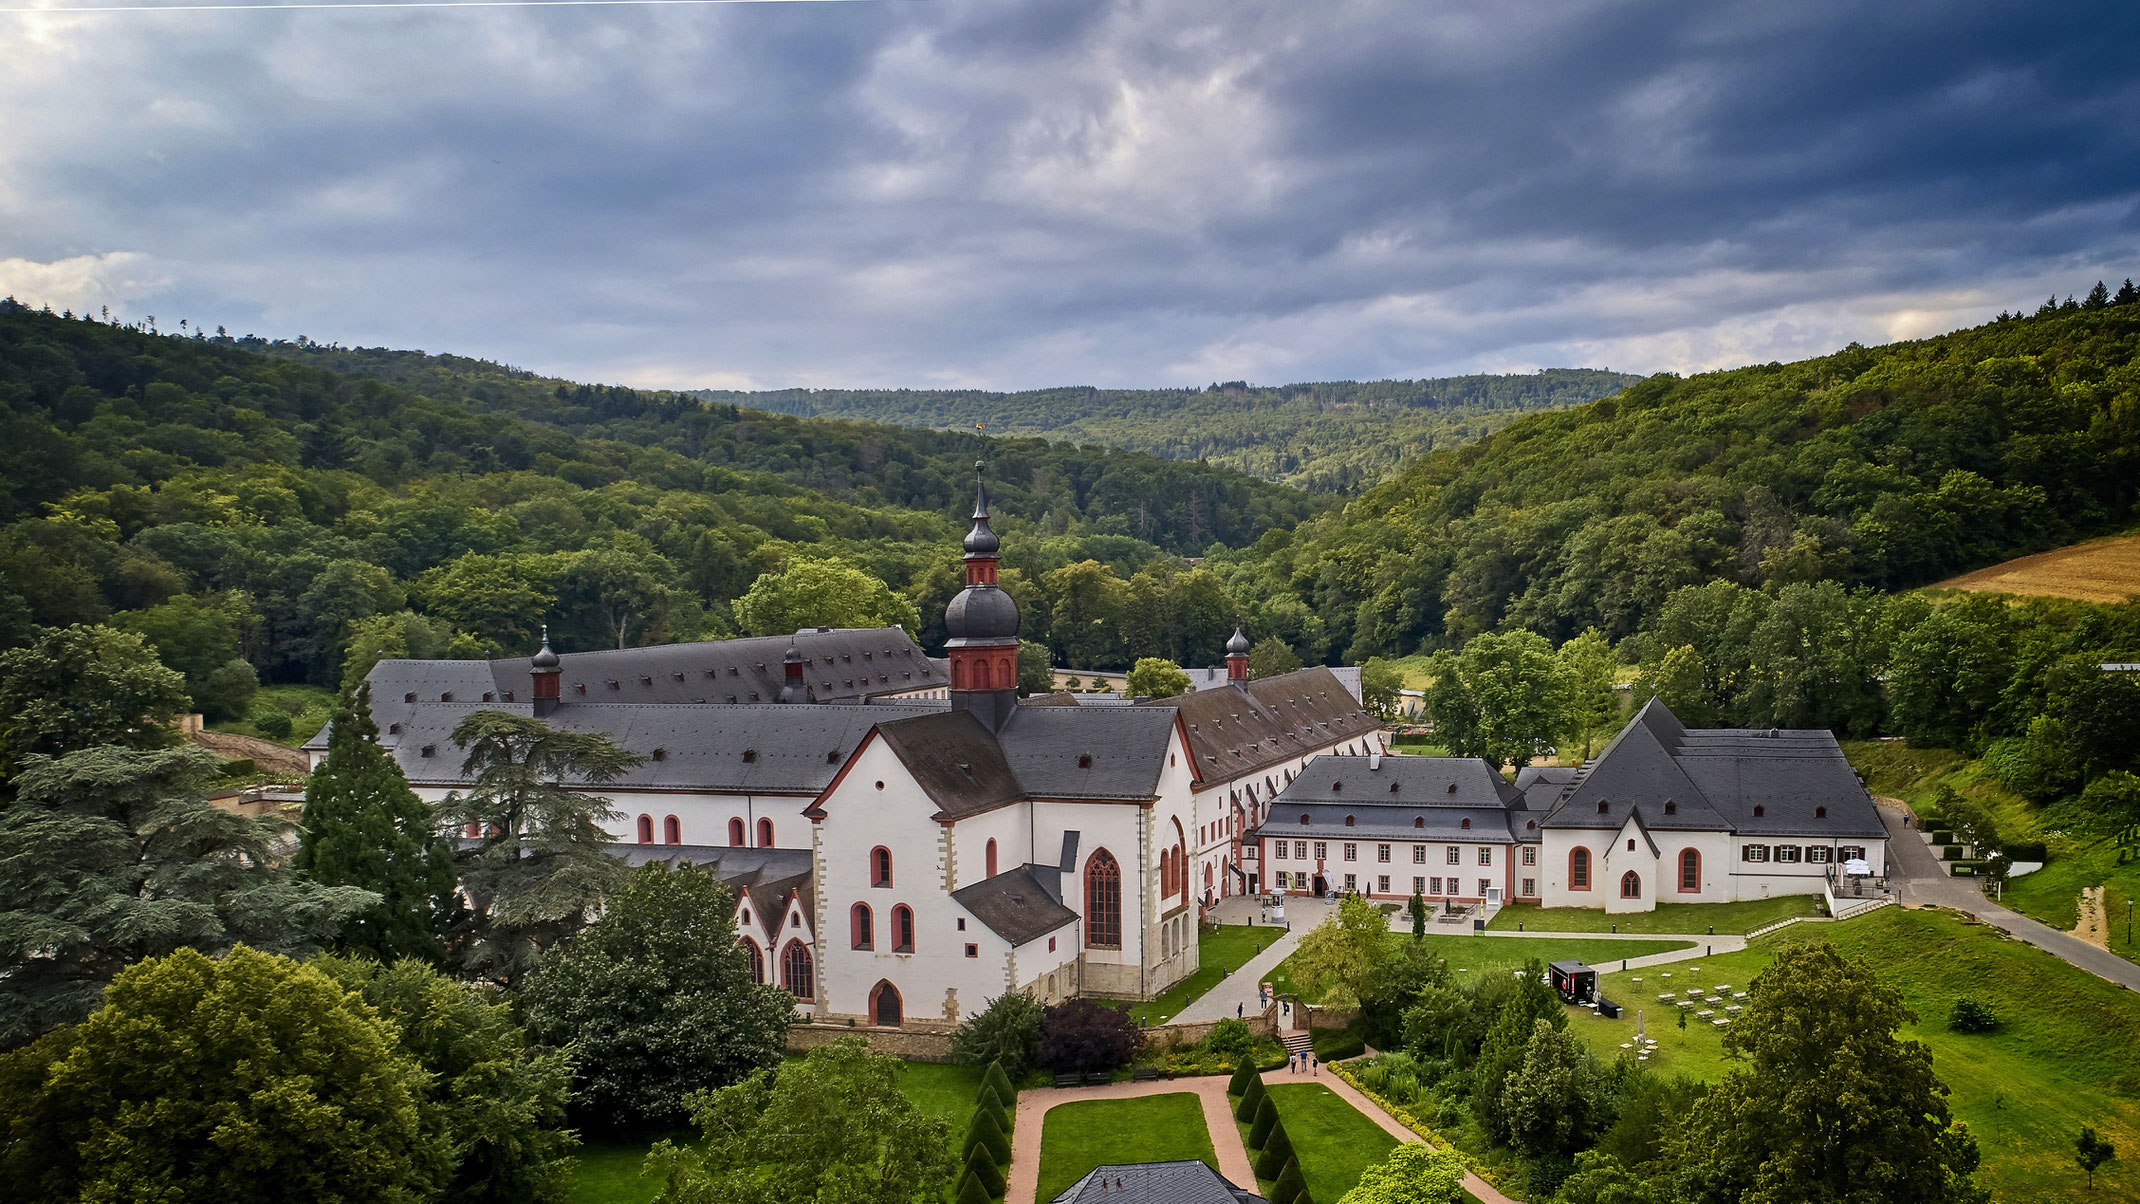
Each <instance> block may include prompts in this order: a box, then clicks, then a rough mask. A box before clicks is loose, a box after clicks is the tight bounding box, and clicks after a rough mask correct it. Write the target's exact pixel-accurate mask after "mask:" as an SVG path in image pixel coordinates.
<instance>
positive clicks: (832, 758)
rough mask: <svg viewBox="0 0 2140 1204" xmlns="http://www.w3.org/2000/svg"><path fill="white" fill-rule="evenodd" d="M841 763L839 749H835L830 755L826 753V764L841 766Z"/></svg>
mask: <svg viewBox="0 0 2140 1204" xmlns="http://www.w3.org/2000/svg"><path fill="white" fill-rule="evenodd" d="M839 763H840V750H839V749H837V748H835V749H833V750H832V751H831V752H829V753H826V754H825V764H827V765H837V764H839Z"/></svg>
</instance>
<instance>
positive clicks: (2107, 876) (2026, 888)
mask: <svg viewBox="0 0 2140 1204" xmlns="http://www.w3.org/2000/svg"><path fill="white" fill-rule="evenodd" d="M2051 858H2052V859H2051V862H2050V864H2048V865H2046V866H2044V867H2043V868H2042V869H2040V870H2037V871H2036V872H2035V873H2033V874H2024V875H2022V876H2021V877H2019V878H2013V879H2009V880H2008V881H2007V884H2006V891H2005V893H2004V894H2003V895H2001V896H2000V899H1999V901H2000V902H2001V903H2004V904H2006V905H2007V906H2008V907H2011V908H2013V909H2014V910H2015V911H2018V912H2020V913H2021V914H2022V915H2025V916H2028V917H2029V918H2031V919H2034V920H2040V921H2042V922H2043V923H2045V924H2049V925H2050V926H2051V927H2053V928H2058V929H2063V930H2065V931H2068V932H2070V931H2072V930H2073V928H2074V926H2075V925H2077V924H2079V923H2080V914H2081V906H2080V896H2081V891H2082V889H2083V888H2086V887H2090V886H2100V887H2102V888H2103V914H2104V917H2105V918H2106V919H2108V920H2109V921H2110V922H2109V924H2108V928H2109V934H2110V949H2111V952H2113V953H2116V954H2118V955H2119V956H2120V957H2124V958H2126V959H2128V960H2131V961H2140V944H2136V943H2135V942H2134V941H2133V940H2132V939H2131V938H2132V936H2134V935H2140V923H2135V922H2132V920H2131V919H2129V917H2130V916H2131V915H2132V911H2133V910H2134V909H2133V901H2134V900H2135V899H2140V860H2128V861H2127V862H2126V863H2125V864H2123V865H2120V864H2118V846H2117V844H2116V843H2115V842H2114V841H2112V840H2111V839H2110V838H2109V837H2103V838H2101V839H2097V840H2091V841H2088V842H2086V843H2082V842H2080V841H2059V842H2055V843H2054V844H2053V845H2052V849H2051Z"/></svg>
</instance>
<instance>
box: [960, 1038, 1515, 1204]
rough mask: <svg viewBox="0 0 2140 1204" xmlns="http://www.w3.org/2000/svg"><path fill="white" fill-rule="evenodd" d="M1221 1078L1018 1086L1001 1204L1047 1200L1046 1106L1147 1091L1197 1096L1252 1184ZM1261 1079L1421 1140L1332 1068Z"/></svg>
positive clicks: (1235, 1175)
mask: <svg viewBox="0 0 2140 1204" xmlns="http://www.w3.org/2000/svg"><path fill="white" fill-rule="evenodd" d="M1226 1081H1227V1080H1226V1076H1224V1075H1202V1076H1199V1077H1197V1078H1191V1079H1174V1080H1172V1081H1167V1082H1156V1083H1109V1084H1108V1085H1107V1086H1105V1087H1034V1088H1030V1089H1028V1090H1026V1091H1022V1092H1020V1093H1019V1094H1018V1116H1017V1122H1016V1125H1015V1127H1014V1129H1013V1131H1012V1135H1011V1167H1010V1174H1009V1175H1008V1177H1007V1179H1008V1186H1007V1188H1006V1189H1005V1191H1004V1193H1003V1200H1004V1204H1048V1202H1047V1201H1045V1200H1037V1199H1036V1197H1037V1195H1038V1194H1039V1191H1040V1141H1041V1132H1042V1129H1043V1127H1044V1126H1045V1124H1046V1121H1047V1116H1048V1112H1049V1111H1050V1110H1052V1109H1053V1108H1055V1107H1056V1106H1057V1105H1058V1104H1074V1103H1079V1102H1081V1101H1085V1100H1115V1099H1141V1098H1143V1097H1144V1096H1148V1095H1194V1096H1196V1097H1197V1102H1198V1103H1200V1104H1202V1105H1203V1107H1204V1129H1205V1131H1206V1132H1208V1133H1209V1134H1210V1136H1211V1148H1212V1150H1213V1151H1215V1152H1216V1153H1217V1154H1218V1159H1219V1173H1220V1174H1221V1175H1224V1176H1226V1178H1227V1179H1228V1180H1229V1181H1230V1182H1232V1183H1233V1184H1234V1185H1235V1186H1236V1187H1246V1188H1249V1189H1251V1190H1254V1188H1255V1185H1256V1169H1255V1166H1254V1165H1253V1164H1252V1163H1251V1162H1250V1161H1249V1157H1248V1148H1247V1146H1246V1145H1245V1144H1243V1142H1242V1141H1241V1130H1240V1129H1239V1128H1237V1127H1235V1125H1234V1121H1233V1101H1232V1100H1231V1099H1230V1098H1229V1097H1228V1096H1227V1094H1226ZM1263 1082H1264V1084H1265V1085H1266V1086H1274V1087H1275V1086H1277V1085H1278V1084H1280V1083H1320V1084H1322V1085H1323V1086H1325V1087H1328V1088H1330V1090H1331V1091H1333V1092H1335V1093H1336V1094H1337V1097H1338V1098H1339V1099H1342V1100H1344V1101H1345V1102H1346V1103H1348V1104H1351V1105H1352V1106H1353V1107H1354V1108H1356V1109H1358V1110H1359V1112H1360V1115H1362V1116H1365V1117H1366V1118H1367V1119H1369V1120H1371V1121H1373V1122H1375V1124H1377V1125H1379V1126H1381V1128H1382V1130H1383V1131H1384V1132H1386V1133H1388V1134H1389V1135H1390V1136H1392V1137H1394V1138H1396V1139H1397V1140H1398V1141H1421V1140H1422V1139H1421V1138H1420V1136H1419V1134H1417V1133H1414V1132H1412V1131H1411V1130H1410V1129H1407V1128H1405V1127H1404V1126H1403V1125H1400V1124H1398V1123H1397V1122H1396V1120H1395V1119H1393V1118H1392V1117H1391V1116H1390V1114H1389V1113H1387V1112H1384V1111H1383V1110H1382V1109H1381V1108H1379V1107H1377V1106H1376V1105H1375V1101H1373V1100H1371V1099H1369V1098H1367V1097H1366V1096H1365V1095H1362V1094H1360V1092H1359V1091H1357V1090H1355V1089H1354V1088H1353V1086H1352V1084H1350V1083H1348V1082H1346V1081H1345V1080H1343V1079H1341V1078H1339V1077H1338V1076H1336V1075H1334V1074H1322V1075H1315V1076H1312V1077H1311V1076H1308V1075H1300V1074H1288V1073H1286V1072H1285V1071H1283V1070H1271V1071H1266V1072H1265V1073H1264V1075H1263ZM1464 1190H1465V1191H1468V1192H1470V1193H1471V1194H1472V1195H1474V1196H1477V1197H1478V1198H1479V1199H1480V1200H1481V1201H1483V1204H1516V1201H1515V1200H1513V1199H1510V1198H1509V1197H1508V1196H1506V1195H1503V1194H1502V1193H1501V1192H1500V1191H1499V1190H1498V1189H1496V1188H1495V1187H1494V1186H1493V1184H1491V1183H1488V1182H1487V1181H1486V1180H1484V1179H1481V1178H1479V1177H1478V1176H1477V1175H1474V1174H1470V1173H1468V1172H1467V1173H1466V1174H1465V1176H1464Z"/></svg>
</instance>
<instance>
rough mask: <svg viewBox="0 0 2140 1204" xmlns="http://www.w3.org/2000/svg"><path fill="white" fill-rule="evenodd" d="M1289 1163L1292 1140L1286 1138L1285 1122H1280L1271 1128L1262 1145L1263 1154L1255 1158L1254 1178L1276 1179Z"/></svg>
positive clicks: (1291, 1157) (1291, 1159)
mask: <svg viewBox="0 0 2140 1204" xmlns="http://www.w3.org/2000/svg"><path fill="white" fill-rule="evenodd" d="M1291 1161H1293V1140H1292V1138H1290V1137H1287V1136H1286V1132H1285V1122H1284V1121H1280V1122H1278V1123H1277V1124H1276V1125H1273V1126H1272V1127H1271V1135H1270V1137H1269V1138H1268V1139H1267V1140H1265V1141H1264V1143H1263V1153H1262V1154H1261V1155H1259V1156H1258V1157H1257V1158H1256V1177H1257V1178H1258V1179H1276V1178H1277V1177H1278V1175H1279V1173H1280V1172H1281V1171H1283V1170H1285V1166H1286V1163H1288V1162H1291Z"/></svg>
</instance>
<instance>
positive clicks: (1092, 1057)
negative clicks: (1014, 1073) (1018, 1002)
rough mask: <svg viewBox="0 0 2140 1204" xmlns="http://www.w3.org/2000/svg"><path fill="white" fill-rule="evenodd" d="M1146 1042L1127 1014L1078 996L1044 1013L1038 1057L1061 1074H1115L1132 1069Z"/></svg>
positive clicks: (1141, 1031) (1045, 1064)
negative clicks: (1118, 1070)
mask: <svg viewBox="0 0 2140 1204" xmlns="http://www.w3.org/2000/svg"><path fill="white" fill-rule="evenodd" d="M1144 1039H1145V1038H1144V1030H1142V1029H1140V1028H1138V1027H1137V1022H1136V1021H1134V1020H1131V1019H1130V1018H1129V1013H1128V1012H1125V1011H1121V1010H1119V1009H1116V1008H1111V1007H1108V1006H1107V1005H1106V1004H1104V1003H1101V1002H1100V1001H1098V1000H1096V999H1087V998H1084V997H1083V996H1079V997H1077V998H1074V999H1066V1000H1064V1001H1062V1002H1061V1003H1058V1004H1056V1005H1054V1006H1053V1007H1050V1008H1048V1009H1047V1010H1046V1011H1045V1012H1044V1013H1043V1018H1042V1021H1041V1029H1040V1050H1039V1053H1038V1055H1037V1057H1038V1060H1039V1062H1040V1064H1041V1065H1042V1066H1045V1067H1047V1068H1048V1069H1049V1070H1052V1071H1056V1072H1058V1073H1067V1072H1070V1071H1077V1072H1079V1073H1083V1072H1085V1071H1092V1070H1113V1069H1115V1068H1116V1067H1117V1066H1127V1065H1129V1064H1130V1062H1131V1061H1132V1060H1133V1059H1135V1058H1136V1056H1137V1053H1138V1051H1139V1050H1141V1049H1143V1048H1144Z"/></svg>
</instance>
